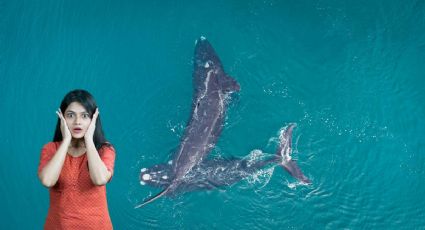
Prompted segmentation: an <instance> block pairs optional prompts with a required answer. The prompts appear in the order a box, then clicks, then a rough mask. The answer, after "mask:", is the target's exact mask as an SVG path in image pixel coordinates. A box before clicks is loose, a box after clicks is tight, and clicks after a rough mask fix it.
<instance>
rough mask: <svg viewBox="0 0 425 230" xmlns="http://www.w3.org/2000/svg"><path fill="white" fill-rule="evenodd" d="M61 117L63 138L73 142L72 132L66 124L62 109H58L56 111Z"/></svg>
mask: <svg viewBox="0 0 425 230" xmlns="http://www.w3.org/2000/svg"><path fill="white" fill-rule="evenodd" d="M56 114H57V115H58V117H59V119H60V120H61V132H62V140H64V141H69V142H71V139H72V134H71V131H69V128H68V125H67V124H66V121H65V118H64V117H63V114H62V111H61V110H60V109H58V111H56Z"/></svg>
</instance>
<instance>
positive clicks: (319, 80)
mask: <svg viewBox="0 0 425 230" xmlns="http://www.w3.org/2000/svg"><path fill="white" fill-rule="evenodd" d="M0 31H1V32H0V79H1V84H0V98H1V99H0V108H1V113H0V119H1V123H2V124H1V132H0V147H1V156H2V160H1V161H0V178H1V184H0V196H1V197H2V199H1V201H0V204H1V207H2V208H1V210H0V214H1V215H0V216H1V217H0V218H1V222H2V227H1V228H2V229H42V226H43V223H44V220H45V217H46V215H47V209H48V202H49V200H48V191H47V189H45V188H44V187H43V186H42V185H41V184H40V183H39V181H38V179H37V175H36V172H37V166H38V160H39V152H40V150H41V147H42V146H43V144H44V143H46V142H48V141H50V140H51V139H52V137H53V131H54V126H55V123H56V115H55V110H56V108H57V107H58V106H59V103H60V101H61V99H62V97H63V96H64V95H65V94H66V93H67V92H68V91H70V90H71V89H74V88H84V89H87V90H89V91H90V92H91V93H92V94H93V95H94V96H95V97H96V99H97V102H98V104H99V107H100V111H101V118H102V123H103V126H104V130H105V132H106V135H107V138H108V139H109V140H110V141H111V142H112V143H113V144H114V145H115V147H116V149H117V159H116V166H115V175H114V178H113V180H112V181H111V183H110V184H108V186H107V194H108V203H109V210H110V214H111V218H112V222H113V224H114V227H115V229H150V228H155V229H170V228H174V229H178V228H180V229H211V228H214V229H241V228H244V229H340V228H348V229H421V228H425V227H424V226H425V220H424V219H425V208H424V206H425V201H424V199H423V198H422V196H423V195H424V194H425V185H424V181H425V180H424V179H425V158H424V156H423V154H424V150H423V149H424V147H425V144H424V137H425V135H424V132H425V124H424V120H423V118H424V115H425V106H424V101H425V87H424V86H423V85H424V84H423V83H422V81H423V77H424V73H425V65H424V62H423V60H425V1H423V0H417V1H396V0H389V1H384V0H381V1H377V0H374V1H364V0H361V1H337V0H321V1H319V0H316V1H295V0H293V1H268V0H266V1H243V2H242V1H223V0H217V1H202V2H201V1H196V2H190V1H183V2H182V1H179V2H168V3H167V4H165V3H160V2H156V1H149V2H144V1H61V0H59V1H57V0H55V1H47V0H45V1H5V0H1V1H0ZM201 35H204V36H206V37H207V38H208V39H209V41H210V42H211V43H212V45H213V46H214V47H215V49H216V51H217V53H218V54H219V55H220V57H221V59H222V62H223V65H224V68H225V70H226V71H227V72H228V74H229V75H231V76H233V77H234V78H235V79H237V80H238V82H239V83H240V85H241V92H240V93H239V94H238V95H237V96H236V97H234V100H233V103H232V104H231V106H230V108H229V111H228V114H227V119H226V125H225V128H224V131H223V133H222V135H221V138H220V140H219V142H218V144H217V148H216V149H215V150H214V151H213V153H212V154H213V155H215V156H231V155H232V156H238V157H243V156H246V155H249V154H250V153H251V152H252V151H253V150H255V149H259V150H261V151H262V153H263V154H269V153H270V154H271V153H273V152H274V150H275V147H276V139H275V138H276V137H277V132H278V130H279V129H280V128H282V127H284V126H285V125H287V124H288V123H289V122H296V123H297V124H298V127H297V129H296V130H295V133H294V134H295V138H294V139H295V143H294V147H295V153H294V158H295V159H297V160H298V163H299V165H300V167H301V168H302V170H303V171H304V172H305V174H306V175H307V176H308V177H310V178H311V179H312V181H313V184H312V185H310V186H303V185H299V184H297V183H296V181H295V180H294V179H293V178H291V177H290V176H289V175H288V174H287V173H286V172H285V171H284V170H283V169H281V168H279V167H276V168H274V170H273V168H271V169H270V168H268V169H265V170H264V171H262V172H260V173H258V174H256V175H253V177H251V178H248V179H247V180H244V181H241V182H239V183H237V184H235V185H233V186H231V187H228V188H223V189H219V190H212V191H203V192H193V193H187V194H184V195H181V196H178V197H175V198H173V199H170V198H164V199H160V200H158V201H155V202H154V203H152V204H149V205H148V206H146V207H144V208H142V209H133V207H134V206H135V205H136V204H137V203H138V202H140V201H142V200H143V199H145V198H147V197H148V196H149V195H152V194H154V193H156V192H158V190H157V189H154V188H149V187H143V186H140V185H139V183H138V174H139V171H140V168H142V167H148V166H151V165H153V164H156V163H160V162H165V161H167V160H168V159H169V158H170V156H171V153H172V150H173V149H174V148H175V147H176V146H177V145H178V143H179V138H180V137H181V135H182V131H183V129H184V127H185V123H186V121H187V120H188V117H189V113H190V103H191V97H192V81H191V74H192V63H191V60H192V56H193V49H194V41H195V39H197V38H198V37H199V36H201ZM420 60H422V61H420ZM251 156H252V154H251Z"/></svg>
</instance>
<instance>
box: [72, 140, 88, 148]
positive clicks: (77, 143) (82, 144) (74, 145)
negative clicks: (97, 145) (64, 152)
mask: <svg viewBox="0 0 425 230" xmlns="http://www.w3.org/2000/svg"><path fill="white" fill-rule="evenodd" d="M71 147H72V148H76V149H78V148H84V147H86V143H85V142H84V139H83V138H81V139H72V141H71Z"/></svg>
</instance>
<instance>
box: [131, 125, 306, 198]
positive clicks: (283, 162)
mask: <svg viewBox="0 0 425 230" xmlns="http://www.w3.org/2000/svg"><path fill="white" fill-rule="evenodd" d="M295 127H296V124H295V123H290V124H289V125H288V126H286V127H284V128H282V129H281V130H280V131H279V144H278V147H277V149H276V153H275V155H273V156H266V157H263V158H260V159H258V160H253V159H251V158H250V157H249V155H248V156H246V157H243V158H237V157H230V158H218V157H216V158H212V159H209V158H208V159H205V160H204V161H202V162H201V163H200V164H199V165H197V166H195V167H194V168H193V169H192V170H191V171H190V172H189V173H188V174H187V175H186V177H185V179H184V181H183V182H182V183H181V184H180V186H179V188H178V189H176V190H175V191H173V193H170V194H168V195H169V196H175V195H177V194H181V193H186V192H191V191H195V190H211V189H215V188H223V187H226V186H231V185H233V184H235V183H237V182H239V181H241V180H243V179H246V178H248V177H250V176H252V175H253V174H255V173H256V172H258V171H259V170H261V169H263V168H265V167H267V166H269V165H271V166H272V167H274V166H278V165H280V166H282V167H283V168H284V169H285V170H286V171H287V172H288V173H289V174H290V175H291V176H292V177H294V178H295V179H297V180H298V181H299V182H301V183H303V184H310V183H311V181H310V179H308V178H307V177H306V176H305V175H304V174H303V173H302V171H301V169H300V168H299V167H298V165H297V163H296V161H294V160H293V159H292V157H291V155H292V152H293V151H292V136H293V130H294V128H295ZM172 173H173V171H172V166H171V165H170V164H168V163H162V164H157V165H154V166H152V167H150V168H142V169H141V172H140V178H139V179H140V184H141V185H149V186H152V187H156V188H162V189H164V188H166V187H168V186H169V185H170V184H171V183H172V178H173V175H172Z"/></svg>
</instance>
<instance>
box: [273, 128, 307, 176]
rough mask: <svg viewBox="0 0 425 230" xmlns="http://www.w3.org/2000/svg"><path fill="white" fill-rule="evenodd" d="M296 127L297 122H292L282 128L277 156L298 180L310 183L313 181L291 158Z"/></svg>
mask: <svg viewBox="0 0 425 230" xmlns="http://www.w3.org/2000/svg"><path fill="white" fill-rule="evenodd" d="M295 127H296V124H295V123H291V124H289V125H288V127H287V128H286V129H285V130H281V132H280V136H279V140H280V144H279V148H278V150H277V152H276V155H277V156H276V157H277V158H279V159H280V164H281V165H282V167H283V168H284V169H285V170H286V171H287V172H288V173H289V174H291V176H293V177H294V178H296V179H297V180H299V181H301V182H303V183H306V184H310V183H311V181H310V179H308V178H307V177H306V176H305V175H304V174H303V172H302V171H301V169H300V167H298V165H297V163H296V161H294V160H292V159H291V154H292V132H293V130H294V128H295Z"/></svg>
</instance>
